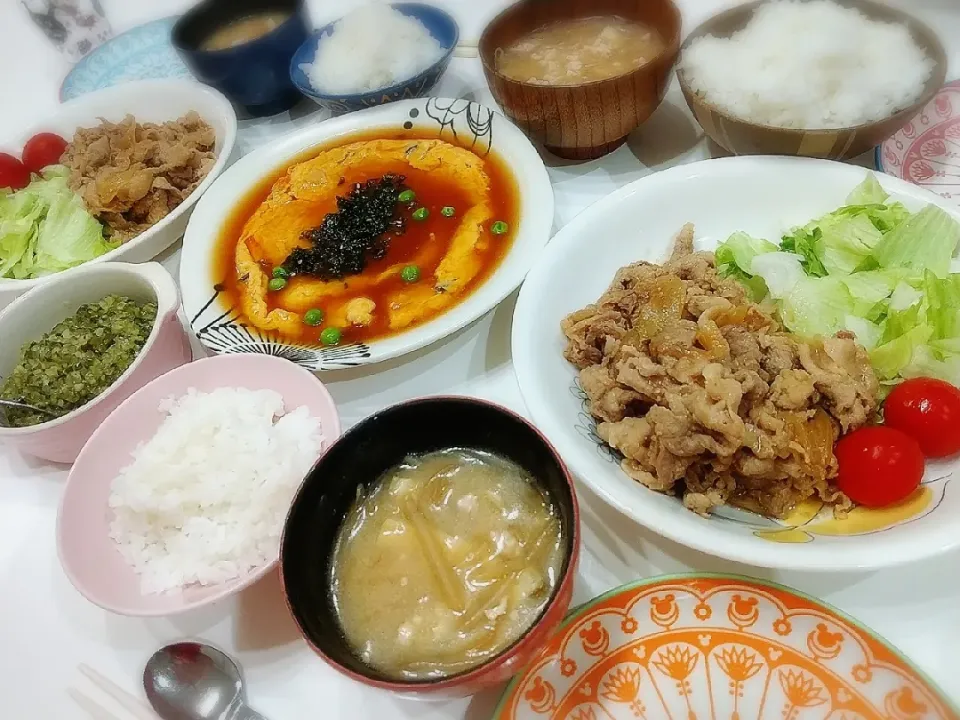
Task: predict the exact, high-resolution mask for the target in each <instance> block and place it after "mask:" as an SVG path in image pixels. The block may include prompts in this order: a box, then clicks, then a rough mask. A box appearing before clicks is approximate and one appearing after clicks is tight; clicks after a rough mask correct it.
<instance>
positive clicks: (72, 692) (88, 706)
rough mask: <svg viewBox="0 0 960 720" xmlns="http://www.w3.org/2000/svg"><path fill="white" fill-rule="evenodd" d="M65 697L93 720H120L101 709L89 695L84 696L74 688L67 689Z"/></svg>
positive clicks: (103, 708)
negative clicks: (71, 699)
mask: <svg viewBox="0 0 960 720" xmlns="http://www.w3.org/2000/svg"><path fill="white" fill-rule="evenodd" d="M67 695H69V696H70V697H71V698H73V701H74V702H75V703H76V704H77V705H79V706H80V707H81V708H82V709H83V711H84V712H86V713H87V715H89V716H90V717H92V718H93V720H120V718H118V717H117V716H116V715H114V714H113V713H112V712H110V711H109V710H107V709H106V708H105V707H103V706H102V705H101V704H100V703H98V702H97V701H96V700H94V699H93V698H91V697H90V696H89V695H85V694H84V693H82V692H80V691H79V690H77V689H76V688H68V689H67Z"/></svg>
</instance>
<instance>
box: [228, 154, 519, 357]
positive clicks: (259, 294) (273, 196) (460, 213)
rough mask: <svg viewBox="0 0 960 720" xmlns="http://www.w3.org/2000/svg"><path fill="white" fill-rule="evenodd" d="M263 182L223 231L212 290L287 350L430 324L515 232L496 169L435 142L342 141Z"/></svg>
mask: <svg viewBox="0 0 960 720" xmlns="http://www.w3.org/2000/svg"><path fill="white" fill-rule="evenodd" d="M314 152H316V151H315V150H314ZM271 181H272V184H271V185H269V186H268V187H267V188H262V189H261V190H260V191H259V193H255V194H254V196H253V197H252V198H251V199H250V200H252V202H248V203H245V204H244V206H243V207H241V208H240V209H239V211H238V217H236V218H235V219H234V222H233V223H232V227H231V228H228V230H227V232H226V245H227V247H228V253H229V250H231V249H232V251H233V257H232V262H231V263H230V264H229V265H228V268H227V271H226V272H225V273H224V275H225V276H226V278H225V282H224V283H223V285H224V287H225V288H226V292H228V293H232V294H233V295H234V296H235V297H234V298H233V300H234V301H235V306H238V307H240V308H241V310H242V313H243V315H244V316H245V317H246V319H247V321H249V323H250V324H251V325H253V326H255V327H257V328H259V329H260V330H264V331H272V332H276V333H278V334H280V335H281V336H285V337H288V338H291V339H297V340H299V341H315V342H316V341H319V342H321V343H323V344H327V345H331V344H340V343H349V342H366V341H369V340H372V339H376V338H378V337H384V336H388V335H391V334H394V333H397V332H400V331H402V330H404V329H408V328H410V327H413V326H416V325H419V324H421V323H423V322H426V321H428V320H430V319H432V318H433V317H435V316H436V315H438V314H440V313H442V312H443V311H445V310H447V309H449V308H450V307H451V306H453V305H455V304H456V303H458V302H460V301H461V300H462V299H463V298H464V297H466V296H467V295H468V294H469V293H470V292H471V291H472V290H473V289H474V288H475V287H477V286H478V285H479V284H481V283H482V282H483V280H485V279H486V278H487V277H488V276H489V275H490V274H491V272H492V271H493V270H494V269H495V268H496V266H497V265H498V264H499V262H500V260H501V259H502V257H503V256H504V254H505V253H506V251H507V249H508V248H509V243H510V240H511V234H512V232H513V229H514V227H515V226H516V218H515V204H514V199H515V190H514V189H515V185H514V183H513V180H512V178H510V177H509V176H508V175H507V173H506V171H505V170H504V169H503V168H502V166H500V164H499V163H498V162H497V161H496V160H495V159H493V158H484V157H480V156H479V155H477V154H475V153H473V152H471V151H470V150H467V149H465V148H462V147H458V146H456V145H453V144H451V143H448V142H445V141H443V140H439V139H430V140H426V139H404V138H400V139H371V140H359V141H355V142H350V143H348V144H345V145H341V146H339V147H333V148H330V149H326V150H323V151H321V152H320V153H319V154H316V155H315V156H314V157H312V158H310V159H306V160H302V161H300V162H295V164H293V165H291V166H289V167H287V168H286V169H285V170H284V171H282V172H281V174H280V175H279V176H276V175H275V176H274V177H273V178H271ZM231 266H232V267H231Z"/></svg>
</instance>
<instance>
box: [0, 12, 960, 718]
mask: <svg viewBox="0 0 960 720" xmlns="http://www.w3.org/2000/svg"><path fill="white" fill-rule="evenodd" d="M102 1H103V4H104V6H105V7H106V9H107V13H108V15H109V17H110V19H111V21H112V23H113V25H114V28H115V30H117V31H122V30H124V29H126V28H129V27H131V26H133V25H136V24H139V23H141V22H144V21H146V20H150V19H153V18H156V17H163V16H166V15H170V14H173V13H176V12H179V11H180V10H182V9H183V8H184V7H185V6H186V5H188V4H189V3H188V2H186V1H185V0H102ZM891 1H892V0H891ZM897 1H898V2H901V3H902V4H903V5H904V6H910V7H911V8H912V9H913V11H914V12H915V13H916V14H918V15H920V16H922V17H923V18H924V19H925V20H926V21H927V22H929V23H930V24H931V25H933V26H934V27H936V28H937V29H938V30H939V31H940V32H941V36H942V38H943V40H944V42H945V43H946V44H947V47H948V49H949V51H950V54H951V68H950V75H949V76H950V78H956V77H960V4H957V3H958V0H897ZM353 2H354V0H330V1H327V2H324V1H323V0H319V1H318V2H314V3H313V4H312V8H311V9H312V10H313V11H314V13H313V14H314V17H315V19H316V20H321V19H327V18H329V17H331V16H336V15H338V14H341V13H342V12H344V11H345V10H346V9H348V8H349V6H351V5H352V4H353ZM680 2H681V5H682V7H683V9H684V12H685V18H684V20H685V27H686V28H687V29H690V28H692V27H693V26H694V25H695V24H696V23H698V22H699V21H700V20H701V19H703V18H705V17H706V16H707V15H709V14H710V13H712V12H713V11H715V10H716V9H718V8H719V7H721V6H722V5H724V4H730V0H726V2H724V1H723V0H680ZM443 4H444V5H446V6H448V7H449V8H450V9H451V10H452V12H453V13H454V14H455V15H456V16H457V17H458V19H459V21H460V22H461V25H462V36H463V39H464V41H468V40H470V39H473V40H474V41H475V39H476V37H477V36H478V35H479V32H480V30H481V29H482V27H483V24H484V22H485V20H486V19H487V18H489V17H490V16H491V15H492V14H493V13H495V12H496V11H497V9H498V8H499V7H500V6H502V5H503V4H504V2H503V0H487V1H486V2H483V0H481V1H480V2H476V0H473V1H472V2H471V1H469V0H446V2H444V3H443ZM802 45H803V39H802V38H798V51H802ZM0 68H2V72H0V88H2V97H3V99H4V102H3V110H2V111H0V140H2V139H4V138H6V137H7V136H11V135H14V134H16V133H18V132H19V131H21V130H22V129H23V128H24V127H26V126H28V125H30V124H32V123H34V122H36V121H38V120H41V119H42V118H43V117H44V114H45V113H49V112H52V111H53V110H54V108H55V107H56V104H57V91H58V88H59V84H60V80H61V79H62V77H63V76H64V74H65V73H66V71H67V69H68V68H67V67H66V65H65V63H64V61H63V60H62V59H61V58H60V57H59V55H58V54H57V52H56V51H55V50H53V49H52V47H51V46H50V45H49V44H48V43H47V42H46V40H45V39H44V38H43V36H42V35H41V34H40V32H39V31H38V30H37V29H36V28H35V27H33V25H32V24H31V23H30V22H29V20H28V19H27V17H26V15H25V14H24V13H23V12H22V11H21V8H20V7H19V4H18V2H17V1H16V0H2V2H0ZM437 94H439V95H448V96H460V97H463V96H466V95H470V96H472V97H473V98H474V99H476V100H479V101H481V102H490V101H491V98H490V95H489V92H488V91H487V89H486V84H485V82H484V80H483V76H482V73H481V71H480V67H479V61H477V60H475V59H460V58H458V59H455V60H454V62H453V64H452V66H451V68H450V70H449V72H448V73H447V75H446V76H445V77H444V79H443V81H442V83H441V86H440V88H439V89H438V93H437ZM310 110H311V108H310V106H309V105H306V106H302V107H301V108H298V111H297V112H295V113H294V117H293V118H291V117H290V116H284V117H281V118H278V119H275V120H273V121H272V122H271V123H270V124H269V125H268V126H266V127H264V126H258V125H251V124H250V123H245V124H244V127H243V129H242V135H241V145H242V147H243V148H244V149H249V148H250V146H252V145H255V144H257V143H258V142H262V141H263V140H265V139H269V138H270V137H272V136H274V135H276V134H278V133H282V132H285V131H286V130H288V129H290V128H293V127H297V126H302V125H304V124H309V123H312V122H317V121H319V120H321V119H322V116H321V117H318V116H317V115H316V114H310V113H309V112H307V111H310ZM709 154H710V148H709V147H708V145H707V143H706V142H705V141H704V140H703V138H702V135H701V133H700V132H699V128H697V126H696V125H695V124H694V123H693V121H692V119H691V118H690V115H689V113H688V112H687V110H686V108H685V106H684V104H683V101H682V98H681V97H680V94H679V92H678V90H677V88H676V87H673V88H672V89H671V91H670V94H669V96H668V98H667V100H666V101H665V103H664V105H663V106H662V107H661V108H660V109H659V111H658V112H657V114H656V115H654V116H653V118H652V119H651V120H650V122H648V123H647V124H646V125H645V126H644V127H643V128H642V129H641V130H640V131H639V132H637V133H635V135H634V136H633V137H632V138H631V141H630V143H629V144H628V145H627V146H624V147H622V148H620V149H619V150H618V151H617V152H615V153H614V154H612V155H611V156H609V157H607V158H604V159H602V160H600V161H596V162H591V163H586V164H582V165H568V164H565V163H560V162H558V161H551V162H550V163H549V164H550V165H551V167H550V168H549V170H550V175H551V177H552V179H553V181H554V184H555V189H556V195H557V215H556V223H557V227H559V226H561V225H562V224H563V223H565V222H567V221H568V220H570V218H572V217H573V216H574V215H575V214H576V213H577V212H579V211H580V210H582V209H583V208H585V207H586V206H588V205H589V204H591V203H592V202H594V201H595V200H597V199H598V198H600V197H602V196H603V195H605V194H607V193H609V192H610V191H612V190H614V189H615V188H617V187H620V186H622V185H624V184H626V183H628V182H630V181H632V180H634V179H636V178H638V177H641V176H643V175H646V174H648V173H650V172H651V171H653V170H655V169H660V168H663V167H666V166H669V165H673V164H677V163H680V162H689V161H692V160H697V159H702V158H705V157H709ZM863 162H865V163H866V162H867V161H866V159H863ZM177 261H178V257H177V253H175V252H174V253H169V254H168V255H167V256H166V257H165V258H164V263H165V264H166V265H167V266H168V267H169V268H170V269H172V270H173V269H175V268H176V264H177ZM514 300H515V296H514V297H511V298H508V299H507V300H506V301H504V302H503V304H502V305H501V306H500V307H498V308H497V309H496V310H495V311H493V312H491V313H490V314H489V315H488V316H487V317H485V318H483V319H482V320H480V321H479V322H477V323H475V324H474V325H473V326H471V327H469V328H467V329H466V330H464V331H462V332H460V333H458V334H456V335H454V336H453V337H452V338H449V339H448V340H447V341H445V342H442V343H440V344H438V345H436V346H434V347H432V348H429V349H427V350H424V351H420V352H418V353H414V354H413V355H411V356H408V357H405V358H402V359H399V360H395V361H392V362H388V363H384V364H382V365H378V366H375V367H374V368H372V369H367V370H355V371H343V372H337V373H331V374H330V375H329V376H326V375H325V376H324V378H323V379H324V381H325V382H327V383H328V384H329V387H330V390H331V392H332V393H333V395H334V397H335V399H336V401H337V403H338V404H339V407H340V411H341V413H342V415H343V420H344V422H345V425H346V426H348V427H349V426H350V425H352V424H353V423H355V422H357V421H358V420H360V419H361V418H363V417H364V416H366V415H368V414H370V413H372V412H374V411H376V410H378V409H379V408H382V407H384V406H386V405H389V404H392V403H394V402H397V401H400V400H404V399H408V398H413V397H416V396H420V395H430V394H437V393H462V394H468V395H476V396H480V397H484V398H488V399H491V400H494V401H497V402H500V403H503V404H504V405H507V406H509V407H512V408H514V409H515V410H517V411H520V412H525V410H524V407H523V403H522V400H521V398H520V395H519V390H518V388H517V383H516V379H515V377H514V374H513V369H512V366H511V362H510V348H509V337H510V318H511V314H512V311H513V303H514ZM2 341H3V340H2V338H0V342H2ZM65 477H66V472H65V469H64V468H62V467H54V466H51V465H49V464H44V463H42V462H39V461H36V460H34V459H31V458H27V457H21V456H19V455H17V454H15V453H12V452H10V451H7V450H6V449H5V448H2V447H0V718H3V720H71V719H73V718H83V717H86V715H85V714H84V713H83V712H82V711H81V710H80V709H79V708H78V707H77V706H76V705H74V703H73V702H72V701H71V700H70V699H69V698H68V696H67V695H66V692H65V691H66V688H68V687H70V686H71V685H82V684H83V683H82V679H81V678H80V676H79V674H78V672H77V665H78V664H79V663H87V664H89V665H91V666H93V667H95V668H96V669H98V670H99V671H101V672H102V673H104V674H106V675H108V676H109V677H111V678H112V679H113V680H115V681H116V682H117V683H118V684H120V685H121V686H123V687H125V688H126V689H128V690H129V691H130V692H132V693H136V694H138V695H139V694H140V673H141V670H142V667H143V663H144V661H145V660H146V659H147V657H148V656H149V655H150V653H152V652H153V650H154V649H155V648H157V647H159V646H160V645H162V644H164V643H166V642H169V641H172V640H176V639H181V638H185V637H194V638H201V639H203V640H206V641H209V642H212V643H215V644H217V645H219V646H220V647H222V648H223V649H225V650H227V651H229V652H230V653H232V654H233V655H234V657H236V658H237V659H238V660H239V661H240V662H241V663H242V665H243V668H244V671H245V674H246V678H247V682H248V691H249V696H250V699H251V703H252V705H253V706H254V707H256V708H257V709H259V710H260V711H261V712H263V713H264V714H265V715H266V716H267V717H269V718H271V720H299V719H300V718H323V719H324V720H365V719H367V718H369V719H376V720H381V719H383V720H403V719H405V718H419V719H421V720H441V719H448V720H452V719H454V718H456V719H461V718H463V719H466V720H485V719H486V718H488V717H489V713H490V710H491V708H492V707H493V705H494V704H495V702H496V697H497V693H487V694H485V695H483V696H479V697H476V698H473V699H470V700H460V701H454V702H449V701H448V702H439V703H435V702H430V703H428V702H423V701H411V700H400V699H397V698H395V697H393V696H390V695H387V694H383V693H380V692H376V691H373V690H369V689H367V688H365V687H363V686H361V685H358V684H356V683H353V682H351V681H349V680H346V679H344V678H342V677H341V676H340V675H338V674H337V673H336V672H335V671H334V670H332V669H330V668H329V667H328V666H326V665H325V664H324V663H323V662H322V661H321V660H320V659H318V658H317V657H316V656H314V655H313V654H312V653H311V652H310V651H309V650H308V648H307V647H306V645H305V644H304V643H303V642H302V641H301V640H300V639H299V637H298V635H297V632H296V629H295V627H294V626H293V623H292V621H291V620H290V618H289V615H288V613H287V611H286V609H285V607H284V604H283V600H282V597H281V594H280V588H279V582H278V579H277V576H276V575H273V576H271V577H269V578H268V579H266V580H265V581H263V582H261V583H260V584H258V585H257V586H255V587H253V588H251V589H250V590H248V591H247V592H245V593H243V594H241V595H240V596H239V597H238V598H236V599H234V600H230V601H225V602H224V603H221V604H219V605H217V606H214V607H211V608H209V609H206V610H202V611H199V612H197V613H193V614H188V615H185V616H183V617H178V618H172V619H158V620H138V619H131V618H122V617H117V616H113V615H110V614H109V613H106V612H104V611H101V610H99V609H98V608H96V607H94V606H92V605H90V604H89V603H88V602H86V601H85V600H84V599H83V598H82V597H81V596H80V595H79V594H77V592H76V591H74V589H73V588H72V586H71V585H70V584H69V582H68V581H67V579H66V578H65V577H64V575H63V573H62V572H61V570H60V567H59V564H58V563H57V558H56V551H55V540H54V528H55V522H56V509H57V502H58V499H59V497H60V491H61V488H62V486H63V482H64V479H65ZM581 494H582V503H583V506H584V523H585V528H584V536H585V552H584V554H583V561H582V566H581V571H580V577H579V583H578V588H577V593H576V597H575V600H576V601H578V602H580V601H584V600H586V599H589V598H590V597H592V596H594V595H596V594H598V593H599V592H601V591H603V590H606V589H608V588H610V587H613V586H615V585H619V584H621V583H624V582H628V581H631V580H635V579H637V578H642V577H648V576H652V575H658V574H664V573H675V572H684V571H688V570H702V571H710V572H732V573H738V574H743V575H751V576H756V577H762V578H767V579H771V580H775V581H777V582H781V583H784V584H786V585H790V586H793V587H795V588H798V589H800V590H802V591H804V592H807V593H809V594H811V595H814V596H816V597H819V598H821V599H823V600H825V601H827V602H829V603H831V604H833V605H835V606H837V607H839V608H840V609H841V610H843V611H845V612H847V613H849V614H851V615H853V616H854V617H855V618H857V619H859V620H860V621H862V622H863V623H865V624H867V625H868V626H870V627H872V628H873V629H875V630H876V631H877V632H879V633H881V634H882V635H884V636H885V637H886V638H887V639H889V640H890V641H891V642H893V643H894V644H895V645H897V646H898V647H899V648H900V649H901V650H902V651H903V652H904V653H906V655H907V656H908V657H910V658H911V659H912V660H913V661H914V662H915V663H916V664H917V665H918V666H919V667H920V668H921V669H923V670H924V671H926V672H927V673H928V674H929V675H930V676H931V677H932V678H933V679H934V680H935V681H937V682H938V683H939V684H940V686H941V687H942V688H943V689H944V690H946V692H947V694H948V695H950V697H951V698H952V699H953V700H955V701H957V702H958V703H960V679H958V677H960V676H958V674H957V669H958V668H960V612H958V611H957V608H958V604H960V573H958V572H957V570H958V567H960V555H958V554H952V555H948V556H944V557H941V558H939V559H936V560H932V561H929V562H925V563H917V564H914V565H912V566H909V567H904V568H899V569H893V570H888V571H883V572H876V573H845V574H842V575H832V574H827V573H822V574H818V573H794V572H789V573H788V572H777V571H770V570H763V569H757V568H749V567H745V566H738V565H735V564H733V563H727V562H723V561H719V560H716V559H714V558H711V557H708V556H706V555H702V554H698V553H696V552H693V551H691V550H687V549H686V548H683V547H681V546H679V545H676V544H674V543H671V542H669V541H666V540H663V539H661V538H659V537H656V536H654V535H653V534H651V533H650V532H647V531H645V530H644V529H642V528H640V527H637V526H636V525H634V524H632V523H630V522H629V521H627V520H625V519H624V518H622V517H620V516H619V515H618V514H617V513H616V512H614V511H612V510H610V509H608V508H606V507H605V506H603V505H602V504H600V503H599V502H598V501H596V500H595V499H594V498H592V497H591V496H590V495H589V493H587V492H586V491H584V492H583V493H581ZM85 687H89V686H85ZM116 712H117V715H118V716H119V717H127V716H124V715H121V714H120V712H119V711H116Z"/></svg>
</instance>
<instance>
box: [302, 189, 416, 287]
mask: <svg viewBox="0 0 960 720" xmlns="http://www.w3.org/2000/svg"><path fill="white" fill-rule="evenodd" d="M405 179H406V178H404V176H403V175H393V174H388V175H384V176H383V177H382V178H377V179H373V180H367V181H366V182H364V183H356V184H355V185H354V186H353V187H352V188H351V189H350V192H348V193H347V194H346V195H342V196H340V197H338V198H337V210H336V212H332V213H330V214H329V215H327V216H326V217H325V218H324V219H323V221H322V222H321V223H320V226H319V227H316V228H314V229H313V230H308V231H307V232H305V233H304V234H303V237H304V238H305V239H307V240H309V241H310V245H311V246H310V247H309V248H297V249H296V250H294V251H293V252H292V253H290V256H289V257H288V258H287V259H286V261H285V262H284V263H283V266H284V267H285V268H286V269H287V270H288V271H289V272H290V274H291V275H310V276H313V277H316V278H320V279H321V280H339V279H341V278H344V277H347V276H348V275H358V274H359V273H361V272H363V269H364V268H365V267H366V265H367V263H368V262H370V261H371V260H379V259H380V258H382V257H383V256H384V255H386V254H387V250H388V249H389V247H390V239H391V237H392V236H394V235H400V234H402V233H403V232H404V231H405V230H406V221H405V219H404V218H403V217H399V216H398V215H397V209H398V205H399V201H398V199H397V198H398V196H399V195H400V193H401V192H402V191H403V189H404V185H403V182H404V180H405Z"/></svg>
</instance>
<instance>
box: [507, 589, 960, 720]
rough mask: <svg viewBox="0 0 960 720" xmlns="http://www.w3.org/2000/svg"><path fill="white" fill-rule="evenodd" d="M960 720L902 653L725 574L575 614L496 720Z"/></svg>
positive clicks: (839, 618)
mask: <svg viewBox="0 0 960 720" xmlns="http://www.w3.org/2000/svg"><path fill="white" fill-rule="evenodd" d="M548 718H549V719H550V720H875V719H876V720H957V719H958V718H960V715H958V713H957V710H956V709H955V708H954V707H953V706H952V705H951V704H950V701H949V700H947V699H946V698H944V697H943V695H942V694H941V693H940V692H939V691H938V690H937V689H936V688H935V687H934V686H933V684H932V683H931V682H930V681H929V680H928V679H927V678H925V677H924V676H923V674H922V673H921V672H920V671H919V670H916V669H915V668H913V667H912V666H911V665H910V663H909V662H908V661H907V660H906V659H904V658H903V656H901V655H900V654H899V653H898V652H897V651H896V650H894V649H893V648H891V647H890V646H889V645H887V644H886V642H884V641H883V640H881V639H880V638H878V637H877V636H876V635H874V634H873V633H872V632H871V631H869V630H867V629H866V628H864V627H863V626H861V625H858V624H857V623H856V622H854V621H853V620H851V619H850V618H847V617H846V616H844V615H843V614H841V613H840V612H839V611H837V610H834V609H832V608H830V607H828V606H826V605H823V604H822V603H820V602H818V601H816V600H814V599H813V598H810V597H807V596H804V595H802V594H800V593H797V592H795V591H793V590H790V589H788V588H785V587H782V586H779V585H774V584H770V583H765V582H761V581H758V580H753V579H748V578H739V577H732V576H717V575H695V576H693V575H690V576H679V577H670V578H657V579H654V580H649V581H642V582H639V583H636V584H633V585H627V586H624V587H622V588H619V589H617V590H613V591H611V592H609V593H607V594H606V595H602V596H600V597H599V598H597V599H595V600H593V601H592V602H590V603H588V604H587V605H585V606H583V607H581V608H579V609H577V610H576V611H575V612H574V613H573V614H571V615H570V616H569V617H568V618H567V620H566V621H565V623H564V625H563V626H561V629H560V631H559V632H558V633H557V634H556V635H555V636H554V637H553V638H552V639H551V641H550V643H549V644H548V645H547V646H546V647H545V648H544V649H543V651H542V652H541V653H540V655H539V656H538V657H537V658H536V659H535V660H534V661H533V662H532V663H531V665H530V666H529V667H528V669H527V670H526V672H525V673H524V674H523V675H520V676H518V677H517V678H516V679H515V680H514V681H513V683H512V684H511V685H510V687H509V688H507V691H506V694H505V695H504V697H503V700H502V701H501V703H500V706H499V708H498V709H497V712H496V714H495V716H494V720H547V719H548Z"/></svg>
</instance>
